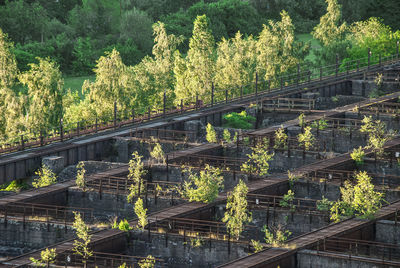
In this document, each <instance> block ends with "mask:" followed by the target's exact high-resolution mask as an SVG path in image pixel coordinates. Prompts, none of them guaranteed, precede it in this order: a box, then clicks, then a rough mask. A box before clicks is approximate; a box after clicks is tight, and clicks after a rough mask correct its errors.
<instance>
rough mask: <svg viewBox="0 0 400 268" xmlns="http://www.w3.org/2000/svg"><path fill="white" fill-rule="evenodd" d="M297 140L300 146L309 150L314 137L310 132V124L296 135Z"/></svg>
mask: <svg viewBox="0 0 400 268" xmlns="http://www.w3.org/2000/svg"><path fill="white" fill-rule="evenodd" d="M297 141H298V142H299V144H300V145H301V146H304V149H305V150H307V151H309V150H310V149H311V147H312V146H313V145H314V141H315V138H314V135H313V134H312V132H311V127H310V126H307V127H305V128H304V133H300V134H299V135H297Z"/></svg>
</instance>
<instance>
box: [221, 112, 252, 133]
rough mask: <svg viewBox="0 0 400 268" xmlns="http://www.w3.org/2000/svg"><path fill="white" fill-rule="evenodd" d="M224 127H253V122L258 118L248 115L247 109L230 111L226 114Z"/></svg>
mask: <svg viewBox="0 0 400 268" xmlns="http://www.w3.org/2000/svg"><path fill="white" fill-rule="evenodd" d="M224 121H225V122H224V124H223V126H224V127H227V128H240V129H250V128H253V124H252V123H254V122H255V121H256V118H255V117H254V116H251V115H247V113H246V111H242V112H240V113H235V112H233V113H229V114H226V115H224Z"/></svg>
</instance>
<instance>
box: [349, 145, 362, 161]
mask: <svg viewBox="0 0 400 268" xmlns="http://www.w3.org/2000/svg"><path fill="white" fill-rule="evenodd" d="M350 157H351V159H353V160H354V161H355V162H356V165H357V166H361V165H362V164H364V158H365V152H364V150H363V148H362V147H361V146H360V147H358V149H354V150H353V152H352V153H351V154H350Z"/></svg>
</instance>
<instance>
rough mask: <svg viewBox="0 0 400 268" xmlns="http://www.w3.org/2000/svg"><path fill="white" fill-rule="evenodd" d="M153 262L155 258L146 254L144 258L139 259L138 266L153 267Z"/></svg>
mask: <svg viewBox="0 0 400 268" xmlns="http://www.w3.org/2000/svg"><path fill="white" fill-rule="evenodd" d="M155 264H156V260H155V259H154V257H153V256H151V255H148V256H147V258H146V259H143V260H140V261H139V267H140V268H154V266H155Z"/></svg>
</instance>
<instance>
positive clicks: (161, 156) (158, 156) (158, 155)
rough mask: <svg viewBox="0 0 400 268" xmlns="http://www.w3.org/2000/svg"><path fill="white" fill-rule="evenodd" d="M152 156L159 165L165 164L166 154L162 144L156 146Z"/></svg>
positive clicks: (151, 153)
mask: <svg viewBox="0 0 400 268" xmlns="http://www.w3.org/2000/svg"><path fill="white" fill-rule="evenodd" d="M150 156H151V157H152V158H154V159H155V160H157V162H158V163H162V164H165V153H164V151H163V149H162V147H161V144H160V143H158V142H157V143H156V144H155V145H154V148H153V151H151V152H150Z"/></svg>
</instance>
